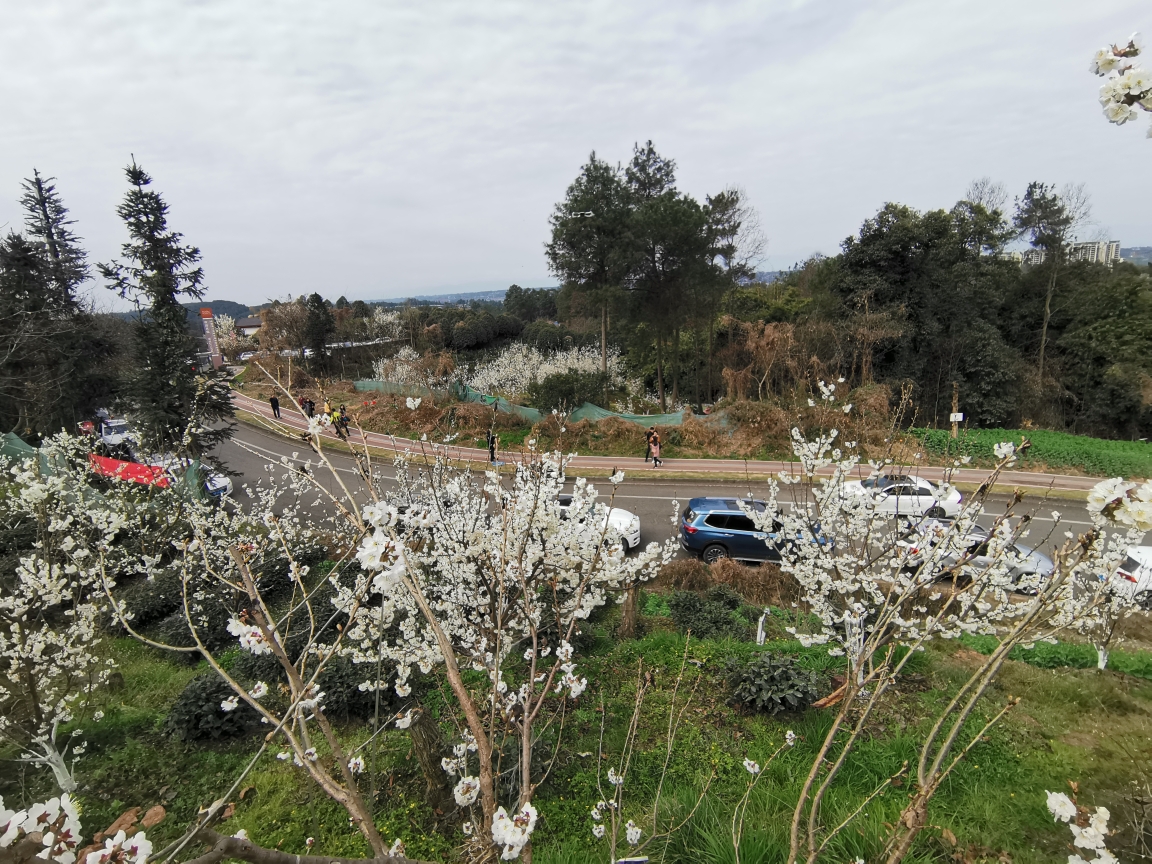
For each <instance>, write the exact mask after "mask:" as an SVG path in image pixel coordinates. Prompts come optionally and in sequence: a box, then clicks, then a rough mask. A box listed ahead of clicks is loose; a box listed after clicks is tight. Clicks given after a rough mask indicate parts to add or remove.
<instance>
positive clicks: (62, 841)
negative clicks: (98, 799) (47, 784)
mask: <svg viewBox="0 0 1152 864" xmlns="http://www.w3.org/2000/svg"><path fill="white" fill-rule="evenodd" d="M36 835H39V836H40V840H39V845H41V846H43V849H42V850H41V851H39V852H37V853H36V857H37V858H41V859H43V860H45V861H54V862H56V864H73V862H74V861H75V860H76V849H77V847H78V846H79V845H80V841H81V839H83V838H82V837H81V835H80V813H79V812H78V811H77V809H76V803H75V802H74V801H73V800H72V798H71V796H69V795H67V794H64V795H61V796H60V797H59V798H51V799H49V800H48V801H45V802H44V803H42V804H33V805H32V806H31V807H29V808H28V809H27V810H16V811H13V810H8V809H7V808H5V807H4V799H3V798H0V849H5V848H8V847H11V846H15V845H16V844H17V843H20V842H21V841H22V840H24V839H25V838H27V837H35V836H36ZM149 851H151V850H149ZM141 864H143V862H141Z"/></svg>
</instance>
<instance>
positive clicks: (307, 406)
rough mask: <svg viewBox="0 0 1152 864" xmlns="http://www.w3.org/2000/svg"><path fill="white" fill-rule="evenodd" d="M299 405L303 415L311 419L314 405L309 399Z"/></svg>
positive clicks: (314, 411) (314, 409) (314, 410)
mask: <svg viewBox="0 0 1152 864" xmlns="http://www.w3.org/2000/svg"><path fill="white" fill-rule="evenodd" d="M301 404H303V406H304V413H305V414H307V415H308V416H309V417H312V415H313V414H315V413H316V403H315V402H313V401H312V400H311V399H305V400H304V401H303V403H301Z"/></svg>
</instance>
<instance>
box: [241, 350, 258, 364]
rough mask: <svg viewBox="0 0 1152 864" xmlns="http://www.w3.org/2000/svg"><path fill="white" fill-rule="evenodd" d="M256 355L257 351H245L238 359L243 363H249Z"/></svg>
mask: <svg viewBox="0 0 1152 864" xmlns="http://www.w3.org/2000/svg"><path fill="white" fill-rule="evenodd" d="M255 356H256V352H255V351H245V352H244V353H243V354H241V355H240V356H239V357H237V358H236V359H237V360H239V361H240V362H241V363H247V362H248V361H249V360H251V359H252V358H253V357H255Z"/></svg>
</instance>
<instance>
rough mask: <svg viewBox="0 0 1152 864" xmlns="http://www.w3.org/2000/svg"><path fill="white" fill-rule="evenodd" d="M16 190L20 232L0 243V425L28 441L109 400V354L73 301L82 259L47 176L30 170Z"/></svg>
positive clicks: (83, 275) (83, 271)
mask: <svg viewBox="0 0 1152 864" xmlns="http://www.w3.org/2000/svg"><path fill="white" fill-rule="evenodd" d="M23 186H24V192H23V194H22V196H21V198H20V203H21V206H22V207H23V208H24V211H25V220H24V221H25V231H26V234H25V235H21V234H18V233H15V232H11V233H9V235H8V236H7V237H6V238H5V239H4V240H3V241H2V242H0V345H3V346H4V348H3V351H2V353H0V396H2V397H3V404H4V406H5V409H6V414H5V417H4V426H5V428H7V429H11V430H12V431H15V432H19V433H20V434H23V435H25V436H29V437H33V438H34V437H38V436H41V435H46V434H50V433H52V432H56V431H59V430H60V429H61V428H62V427H67V428H74V426H75V424H76V423H77V422H78V421H79V420H82V419H84V418H85V417H87V416H89V415H90V414H91V412H92V410H93V409H94V408H95V407H96V406H97V405H98V404H99V403H100V402H104V401H107V400H108V398H109V397H110V395H111V386H110V385H111V376H110V375H109V374H108V373H107V371H106V368H107V367H106V365H105V364H104V362H103V361H104V360H106V359H107V358H108V357H109V356H110V355H111V354H112V353H113V349H112V346H111V344H110V343H109V342H108V341H107V339H105V338H103V337H102V336H101V335H99V332H100V331H99V328H96V327H94V326H93V321H92V317H91V316H90V315H89V314H87V313H86V312H85V311H84V310H83V309H82V308H81V306H80V303H79V302H78V300H77V295H76V292H77V290H78V288H79V286H80V285H81V284H82V283H83V282H84V281H85V280H86V279H87V278H88V266H87V263H86V254H85V252H84V250H83V249H82V248H81V246H80V238H78V237H77V236H76V235H75V234H74V233H73V232H72V230H71V228H70V226H71V225H72V224H73V221H72V220H71V219H69V218H68V210H67V208H66V207H65V206H64V204H63V202H62V201H61V200H60V196H59V194H58V193H57V192H56V187H55V185H54V183H53V180H52V178H43V177H41V176H40V172H39V171H34V172H33V176H32V177H31V178H30V179H28V180H25V181H24V184H23Z"/></svg>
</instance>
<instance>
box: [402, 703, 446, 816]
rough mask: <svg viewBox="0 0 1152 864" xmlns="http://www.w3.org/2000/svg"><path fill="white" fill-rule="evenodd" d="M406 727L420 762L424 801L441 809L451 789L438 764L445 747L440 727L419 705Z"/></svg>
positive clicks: (435, 808) (426, 710)
mask: <svg viewBox="0 0 1152 864" xmlns="http://www.w3.org/2000/svg"><path fill="white" fill-rule="evenodd" d="M408 729H409V731H410V732H411V734H412V749H413V750H414V751H415V753H416V761H417V762H419V763H420V773H422V774H423V775H424V801H425V803H427V805H428V806H429V807H431V808H432V809H433V810H438V809H439V810H442V809H444V807H445V805H446V804H447V803H448V801H449V800H451V798H452V789H451V788H450V787H449V785H448V778H447V777H446V776H445V775H444V768H443V766H441V764H440V760H441V759H442V758H443V756H444V751H445V749H446V748H445V747H444V738H443V736H442V735H441V734H440V727H439V726H438V725H437V724H436V721H435V720H434V719H432V715H431V714H430V713H428V709H426V708H424V707H423V706H421V707H420V708H418V709H417V716H416V719H415V720H414V721H413V722H412V725H411V726H409V727H408Z"/></svg>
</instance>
